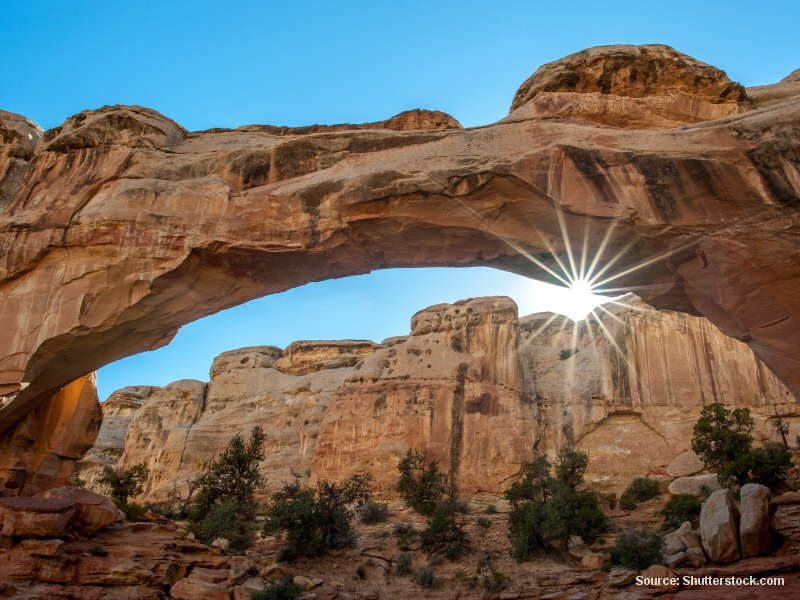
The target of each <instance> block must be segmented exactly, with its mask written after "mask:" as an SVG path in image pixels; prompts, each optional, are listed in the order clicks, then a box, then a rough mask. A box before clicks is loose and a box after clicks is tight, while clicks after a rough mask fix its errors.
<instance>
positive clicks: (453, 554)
mask: <svg viewBox="0 0 800 600" xmlns="http://www.w3.org/2000/svg"><path fill="white" fill-rule="evenodd" d="M463 554H464V546H462V545H461V544H458V543H450V544H447V545H446V546H445V547H444V557H445V558H446V559H447V560H449V561H451V562H455V561H457V560H458V559H459V558H461V556H462V555H463Z"/></svg>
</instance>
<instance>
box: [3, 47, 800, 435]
mask: <svg viewBox="0 0 800 600" xmlns="http://www.w3.org/2000/svg"><path fill="white" fill-rule="evenodd" d="M799 120H800V97H798V93H797V82H796V78H792V77H789V78H787V80H786V81H784V82H781V83H779V84H776V85H775V86H766V87H760V88H757V89H754V90H753V93H752V97H751V95H750V92H748V91H747V90H743V89H742V88H741V86H739V85H737V84H735V83H733V82H731V81H730V80H729V79H728V78H727V77H726V76H725V75H724V73H723V72H722V71H720V70H718V69H715V68H714V67H711V66H709V65H704V64H702V63H700V62H698V61H695V60H693V59H691V58H689V57H686V56H685V55H682V54H680V53H678V52H675V51H674V50H672V49H670V48H668V47H665V46H642V47H632V46H610V47H603V48H594V49H590V50H587V51H585V52H581V53H578V54H575V55H571V56H569V57H566V58H564V59H561V60H560V61H556V62H555V63H552V64H550V65H546V66H545V67H543V68H542V69H540V70H539V71H538V72H537V73H536V74H535V75H534V76H533V77H532V78H531V79H529V80H528V81H527V82H526V83H525V84H524V85H523V87H522V88H520V92H518V94H517V95H516V96H515V98H514V105H513V112H512V114H511V115H509V117H507V118H506V119H504V120H503V121H501V122H499V123H496V124H493V125H488V126H486V127H481V128H475V129H466V130H465V129H461V128H460V127H459V126H458V123H457V122H456V121H455V120H453V119H452V118H450V117H448V116H447V115H443V114H442V113H431V112H426V111H412V112H410V113H404V115H399V116H398V117H396V118H393V119H389V120H388V121H384V122H381V123H374V124H368V125H362V126H350V125H344V126H332V127H324V126H321V127H309V128H296V129H288V128H281V127H272V126H247V127H243V128H240V129H236V130H210V131H206V132H195V133H190V132H187V131H186V130H184V129H183V128H182V127H181V126H180V125H178V124H177V123H175V122H173V121H171V120H169V119H168V118H166V117H164V116H162V115H160V114H158V113H157V112H155V111H153V110H149V109H145V108H141V107H123V106H114V107H103V108H101V109H98V110H91V111H85V112H83V113H80V114H79V115H75V116H74V117H70V118H69V119H68V120H67V121H65V123H63V124H62V125H61V126H59V127H57V128H55V129H52V130H50V131H47V132H41V131H40V130H39V129H38V128H37V127H36V126H35V125H33V124H31V123H30V122H29V121H27V120H26V119H24V118H23V117H20V116H18V115H11V114H9V113H0V330H2V331H3V333H4V336H3V339H4V341H5V344H4V346H3V347H2V348H1V349H0V395H4V396H6V397H7V398H11V401H10V402H9V403H8V404H7V405H6V406H4V407H3V408H2V410H0V429H3V430H5V431H7V430H8V429H10V428H11V427H13V426H14V424H16V423H17V422H19V420H20V419H22V418H23V417H24V416H25V415H26V414H28V413H29V412H30V410H32V409H33V408H34V407H35V406H36V405H37V404H38V403H39V402H42V401H44V400H46V399H47V398H49V397H51V396H52V394H53V393H55V392H57V391H58V390H59V389H61V388H62V387H63V386H65V385H66V384H68V383H70V382H71V381H74V380H76V379H77V378H79V377H81V376H83V375H85V374H87V373H89V372H91V371H93V370H96V369H97V368H99V367H101V366H103V365H105V364H108V363H109V362H112V361H113V360H116V359H118V358H121V357H123V356H127V355H131V354H135V353H137V352H141V351H143V350H149V349H153V348H156V347H159V346H161V345H163V344H165V343H167V342H168V341H169V340H170V339H171V338H172V337H173V336H174V334H175V333H176V332H177V330H178V328H179V327H180V326H181V325H183V324H185V323H188V322H190V321H192V320H195V319H197V318H199V317H202V316H205V315H208V314H212V313H215V312H217V311H219V310H221V309H224V308H227V307H230V306H234V305H237V304H240V303H242V302H245V301H247V300H250V299H253V298H256V297H260V296H264V295H266V294H271V293H275V292H278V291H282V290H286V289H288V288H291V287H295V286H298V285H302V284H304V283H307V282H309V281H317V280H320V279H325V278H332V277H341V276H345V275H351V274H358V273H366V272H369V271H371V270H373V269H376V268H389V267H408V266H436V265H441V266H461V265H489V266H496V267H500V268H504V269H508V270H511V271H514V272H517V273H520V274H524V275H530V276H535V277H540V278H544V279H548V280H553V277H552V275H551V274H550V273H549V272H548V271H547V269H546V268H545V267H547V268H551V269H553V270H555V271H559V268H558V267H557V266H556V263H555V261H554V260H553V259H552V256H553V255H554V254H555V255H557V256H558V257H560V258H561V260H562V263H563V264H567V261H566V259H565V253H566V249H567V243H566V239H567V237H568V238H569V240H570V243H571V244H572V247H573V248H574V250H575V251H576V252H579V251H582V250H583V249H584V248H585V249H586V250H587V253H588V256H589V257H592V256H594V255H595V254H596V253H597V252H598V251H600V249H601V248H603V249H604V250H603V258H602V260H601V261H600V262H599V263H598V265H599V268H601V267H602V266H603V265H605V264H607V263H608V262H609V261H610V260H611V259H612V257H615V256H617V254H620V256H619V257H618V258H617V259H616V260H614V261H613V268H611V269H610V270H609V271H607V272H606V274H605V276H604V277H603V278H601V279H604V278H607V277H616V278H615V279H614V280H613V281H611V282H608V284H607V285H608V286H610V287H614V288H617V289H619V290H629V289H637V290H638V292H637V293H639V294H640V295H642V297H643V298H644V299H645V300H646V301H648V302H650V303H651V304H653V305H654V306H656V307H658V308H669V309H675V310H681V311H684V312H689V313H692V314H695V315H704V316H706V317H707V318H708V319H709V320H711V321H712V322H713V323H714V324H715V325H716V326H717V327H719V328H720V329H721V330H722V331H723V333H725V334H727V335H730V336H733V337H735V338H736V339H738V340H741V341H744V342H746V343H747V344H748V345H750V347H751V348H752V349H753V351H754V352H755V353H756V354H757V355H758V356H759V357H760V358H761V359H762V360H763V361H764V362H765V364H767V365H768V366H769V367H770V369H772V370H773V371H774V372H775V373H777V374H778V376H779V377H780V378H781V379H782V380H783V381H784V382H786V383H787V385H788V387H789V389H791V390H792V391H793V392H794V393H795V394H797V393H798V392H799V391H800V370H798V369H797V363H798V359H800V354H798V348H800V299H798V298H800V296H798V294H797V293H796V292H797V290H798V289H800V237H798V215H797V207H798V205H800V150H799V148H798V146H799V144H800V128H798V122H799ZM529 253H530V255H532V256H534V257H537V259H536V261H531V260H530V256H529ZM643 264H644V265H645V266H642V265H643ZM631 269H633V270H631Z"/></svg>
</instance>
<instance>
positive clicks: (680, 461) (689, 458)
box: [667, 450, 706, 477]
mask: <svg viewBox="0 0 800 600" xmlns="http://www.w3.org/2000/svg"><path fill="white" fill-rule="evenodd" d="M705 468H706V466H705V464H704V463H703V460H702V459H701V458H700V457H699V456H697V454H695V453H694V452H692V451H691V450H689V451H688V452H684V453H683V454H679V455H678V456H677V457H675V460H673V461H672V462H671V463H669V465H668V466H667V475H669V476H670V477H690V476H691V475H695V474H697V473H699V472H700V471H702V470H704V469H705Z"/></svg>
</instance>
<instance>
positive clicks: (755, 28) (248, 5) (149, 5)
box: [0, 0, 800, 398]
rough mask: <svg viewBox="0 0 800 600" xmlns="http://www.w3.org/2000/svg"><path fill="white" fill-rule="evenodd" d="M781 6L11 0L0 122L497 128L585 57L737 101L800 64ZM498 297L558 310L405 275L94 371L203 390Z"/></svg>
mask: <svg viewBox="0 0 800 600" xmlns="http://www.w3.org/2000/svg"><path fill="white" fill-rule="evenodd" d="M799 6H800V3H798V2H797V1H796V0H795V1H793V2H773V1H770V2H763V1H762V2H749V1H748V2H744V1H738V2H737V1H727V2H698V1H697V0H694V1H692V2H684V1H678V2H663V1H662V2H645V1H638V2H597V1H596V0H595V1H593V2H579V1H572V2H566V3H565V2H533V1H528V2H503V1H496V2H492V3H489V2H485V1H484V2H471V1H466V0H462V1H460V2H436V1H433V0H429V1H427V2H416V1H405V2H374V1H372V2H345V1H340V2H302V3H301V2H285V1H284V2H236V1H234V0H229V1H227V2H208V1H200V0H195V1H193V2H179V1H174V2H169V1H166V0H162V1H158V2H155V1H150V2H147V1H137V2H124V3H123V2H108V1H107V0H106V1H103V2H93V1H92V2H90V1H81V0H75V1H72V2H64V1H52V2H37V1H34V0H28V1H25V2H21V1H20V2H13V1H10V0H0V25H1V26H2V31H3V35H2V36H0V52H1V53H2V57H3V60H2V62H1V63H0V74H1V75H2V85H0V108H1V109H4V110H9V111H12V112H17V113H21V114H23V115H25V116H27V117H29V118H31V119H33V120H34V121H36V122H37V123H38V124H39V125H41V126H42V127H43V128H45V129H47V128H51V127H55V126H56V125H58V124H59V123H61V122H62V121H63V120H64V119H65V118H67V117H68V116H70V115H72V114H75V113H77V112H80V111H81V110H84V109H86V108H97V107H99V106H102V105H104V104H140V105H144V106H148V107H151V108H154V109H156V110H158V111H160V112H162V113H163V114H165V115H167V116H169V117H171V118H173V119H175V120H176V121H178V122H179V123H181V124H182V125H183V126H184V127H186V128H188V129H190V130H197V129H206V128H209V127H237V126H239V125H243V124H248V123H270V124H278V125H290V126H297V125H308V124H312V123H342V122H367V121H376V120H381V119H385V118H387V117H390V116H392V115H394V114H397V113H398V112H401V111H403V110H407V109H410V108H416V107H421V108H429V109H438V110H443V111H445V112H448V113H450V114H451V115H453V116H454V117H456V118H457V119H459V120H460V121H461V123H462V124H463V125H465V126H467V127H469V126H475V125H482V124H486V123H490V122H493V121H496V120H497V119H499V118H502V117H503V116H505V115H506V114H507V112H508V107H509V105H510V104H511V99H512V98H513V95H514V92H515V91H516V89H517V87H518V86H519V84H520V83H522V81H524V80H525V79H526V78H527V77H528V76H529V75H530V74H531V73H532V72H533V71H534V70H536V68H537V67H539V66H540V65H542V64H544V63H546V62H549V61H551V60H556V59H558V58H561V57H562V56H565V55H567V54H570V53H572V52H575V51H578V50H581V49H583V48H587V47H589V46H595V45H604V44H614V43H630V44H645V43H664V44H669V45H671V46H673V47H675V48H676V49H678V50H680V51H682V52H685V53H687V54H690V55H692V56H694V57H695V58H698V59H700V60H702V61H705V62H707V63H710V64H713V65H716V66H718V67H720V68H722V69H724V70H725V71H727V73H728V75H729V76H730V77H731V78H732V79H734V80H736V81H739V82H741V83H742V84H744V85H745V86H753V85H762V84H767V83H773V82H775V81H778V80H780V79H781V78H783V77H785V76H786V75H787V74H788V73H790V72H791V71H793V70H794V69H796V68H798V67H800V43H798V34H797V28H798V23H800V8H798V7H799ZM498 293H502V294H507V295H511V296H512V297H514V298H515V299H516V300H517V301H518V303H519V304H520V305H521V308H522V310H521V312H522V313H523V314H524V313H525V312H532V311H534V310H548V309H549V310H558V309H559V307H561V306H563V305H564V301H563V298H559V297H558V296H557V294H554V293H552V292H551V291H548V289H547V288H544V287H535V286H534V287H532V286H531V285H530V283H529V282H527V281H525V280H522V279H521V278H518V277H515V276H512V275H509V274H506V273H500V272H496V271H491V270H488V269H451V270H439V269H436V270H413V271H409V270H400V271H393V272H381V273H374V274H372V275H368V276H362V277H355V278H349V279H344V280H338V281H329V282H322V283H317V284H311V285H308V286H304V287H302V288H298V289H296V290H291V291H289V292H286V293H284V294H279V295H277V296H273V297H269V298H264V299H262V300H258V301H255V302H252V303H250V304H247V305H245V306H242V307H239V308H237V309H232V310H230V311H226V312H225V313H221V314H219V315H215V316H212V317H208V318H206V319H202V320H200V321H198V322H196V323H193V324H191V325H188V326H186V327H184V328H183V329H182V330H181V332H180V333H179V334H178V336H177V338H176V339H175V341H174V342H173V343H172V344H171V345H170V346H169V347H167V348H164V349H162V350H159V351H156V352H150V353H145V354H142V355H139V356H136V357H131V358H129V359H126V360H123V361H120V362H118V363H115V364H113V365H109V366H108V367H105V368H104V369H102V370H101V371H100V373H99V386H100V395H101V398H105V396H107V395H108V394H109V393H110V392H111V391H112V390H113V389H116V388H118V387H121V386H123V385H133V384H154V385H163V384H165V383H168V382H169V381H173V380H175V379H181V378H186V377H192V378H197V379H206V378H207V374H208V368H209V366H210V363H211V359H212V357H213V356H215V355H216V354H219V353H220V352H222V351H225V350H228V349H232V348H236V347H241V346H244V345H257V344H273V345H277V346H285V345H286V344H288V343H289V342H291V341H292V340H294V339H309V338H315V339H337V338H345V337H351V338H370V339H374V340H380V339H382V338H383V337H387V336H389V335H396V334H402V333H406V332H407V330H408V323H409V318H410V317H411V314H412V313H413V312H415V311H416V310H419V309H421V308H424V307H425V306H427V305H429V304H433V303H436V302H445V301H454V300H457V299H459V298H464V297H468V296H477V295H492V294H498Z"/></svg>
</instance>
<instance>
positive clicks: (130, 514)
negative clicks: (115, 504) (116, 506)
mask: <svg viewBox="0 0 800 600" xmlns="http://www.w3.org/2000/svg"><path fill="white" fill-rule="evenodd" d="M120 510H122V512H124V513H125V516H126V517H127V518H128V520H129V521H141V520H142V517H144V514H145V513H146V512H147V508H145V507H144V506H143V505H141V504H139V503H138V502H128V504H127V505H126V506H125V508H124V509H120Z"/></svg>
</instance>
